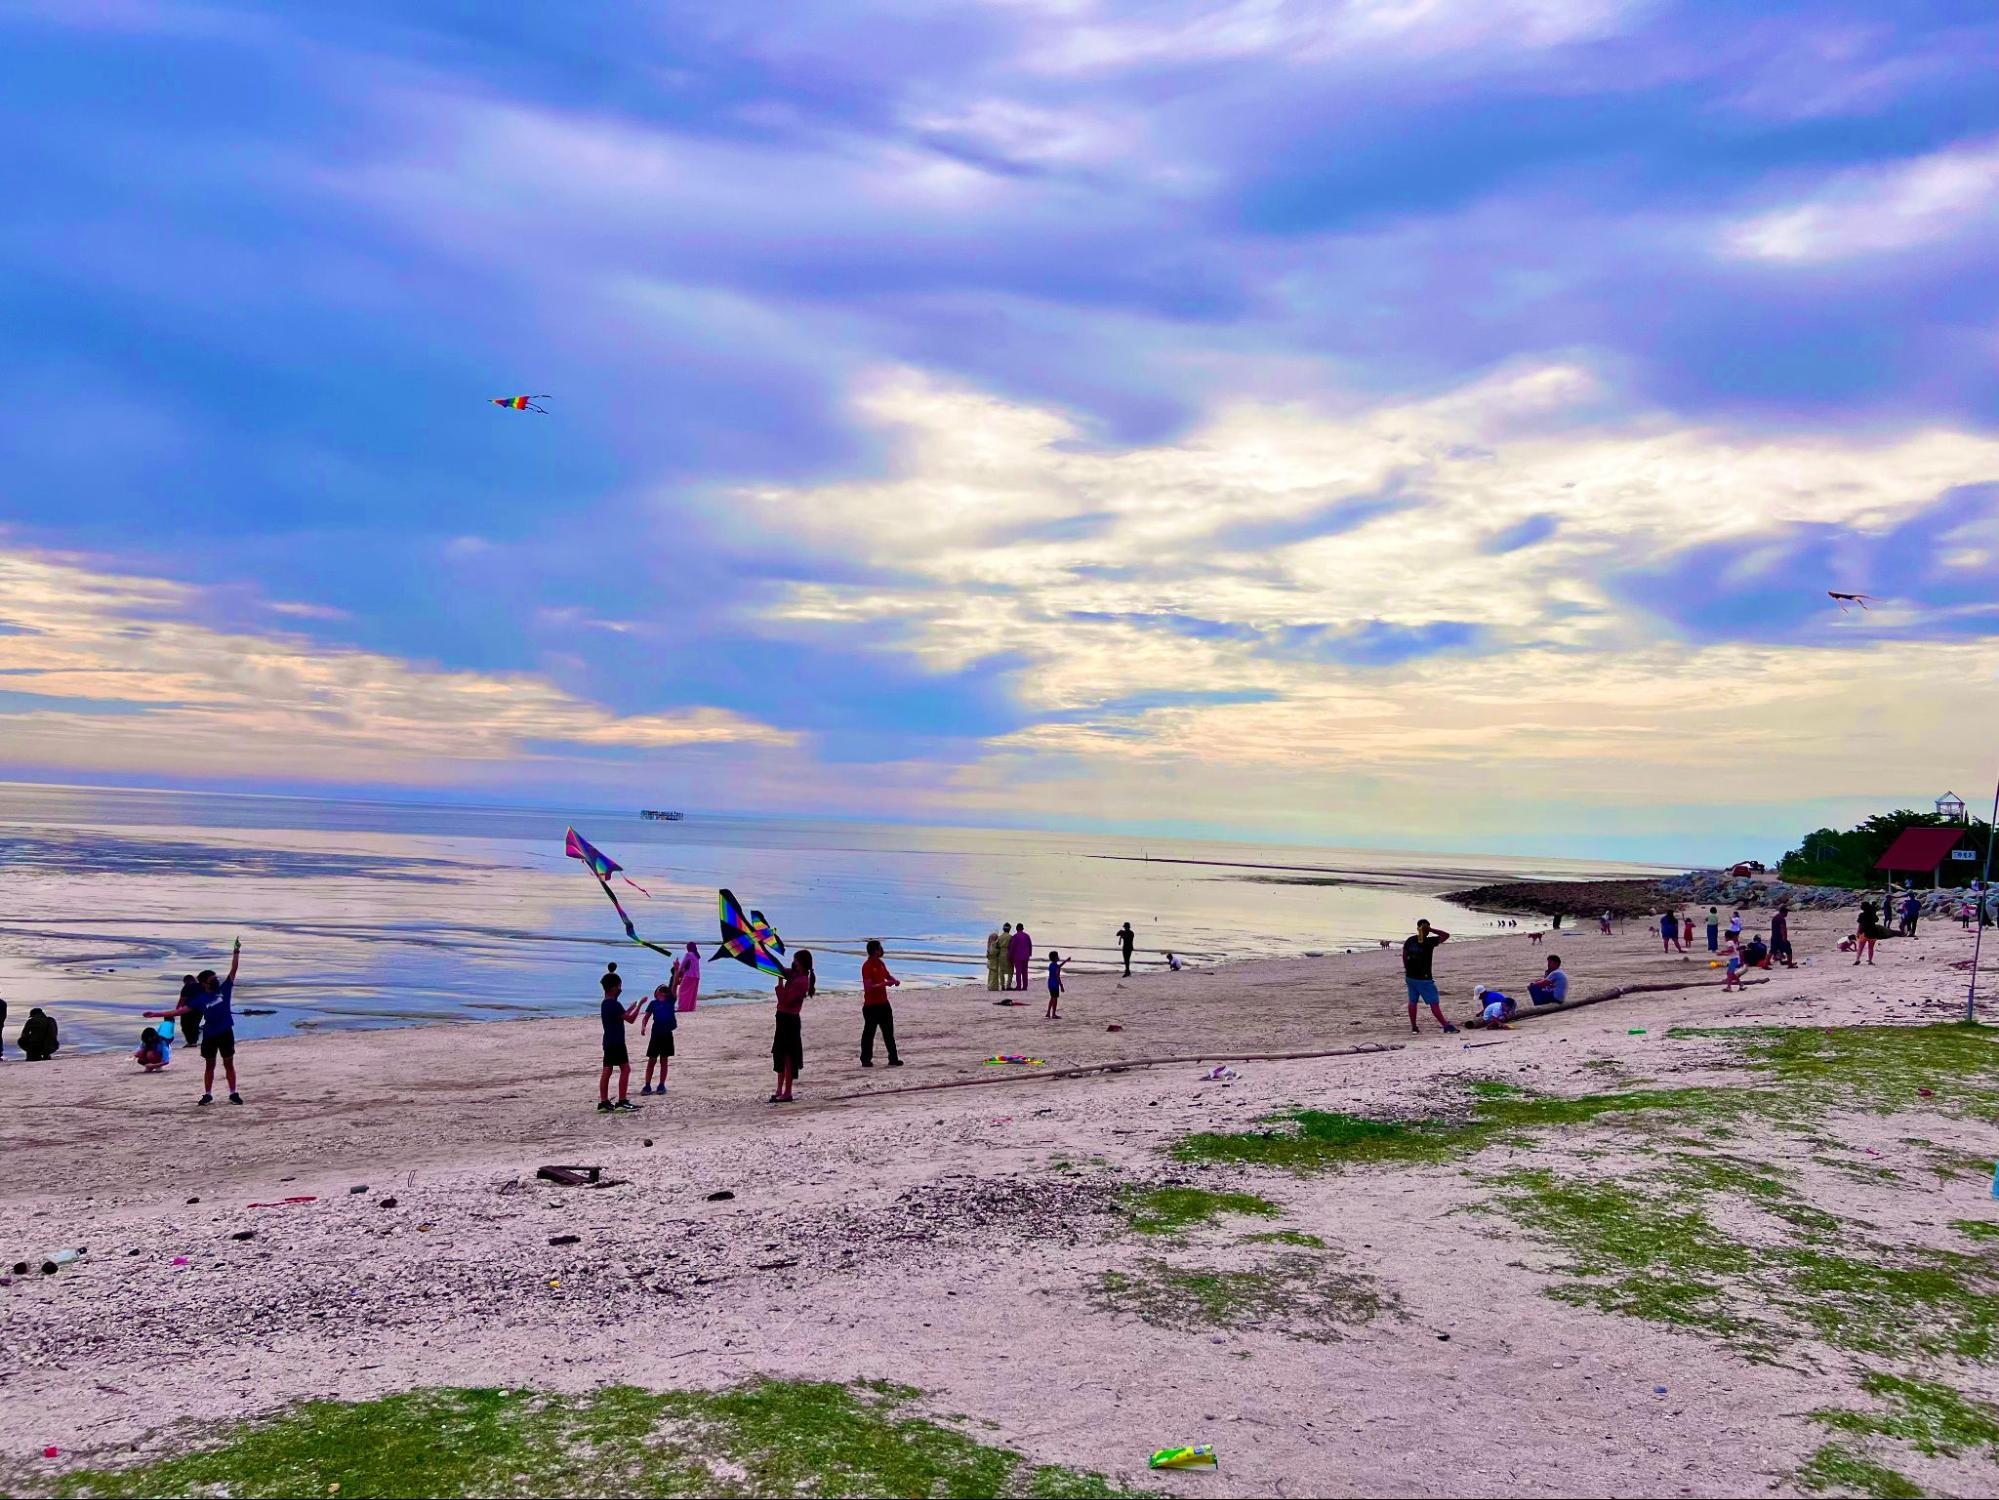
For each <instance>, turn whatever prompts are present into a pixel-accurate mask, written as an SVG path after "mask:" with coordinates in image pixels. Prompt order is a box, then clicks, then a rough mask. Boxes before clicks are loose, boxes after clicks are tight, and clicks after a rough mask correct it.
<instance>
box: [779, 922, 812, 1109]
mask: <svg viewBox="0 0 1999 1500" xmlns="http://www.w3.org/2000/svg"><path fill="white" fill-rule="evenodd" d="M818 993H819V982H818V981H817V980H816V979H815V978H814V977H813V974H812V952H811V950H810V949H808V948H800V949H799V950H798V951H797V952H796V953H794V954H792V955H791V967H790V968H788V969H786V970H785V971H784V974H783V977H781V978H780V979H779V980H778V982H777V1030H776V1032H775V1033H774V1034H773V1035H772V1036H771V1041H770V1067H771V1071H772V1072H773V1073H775V1074H777V1092H776V1093H774V1094H772V1095H771V1096H770V1102H771V1103H772V1104H789V1103H791V1086H792V1084H793V1083H795V1082H796V1081H797V1079H798V1075H799V1074H800V1073H803V1072H804V1071H805V1001H806V999H807V997H808V996H811V995H816V994H818Z"/></svg>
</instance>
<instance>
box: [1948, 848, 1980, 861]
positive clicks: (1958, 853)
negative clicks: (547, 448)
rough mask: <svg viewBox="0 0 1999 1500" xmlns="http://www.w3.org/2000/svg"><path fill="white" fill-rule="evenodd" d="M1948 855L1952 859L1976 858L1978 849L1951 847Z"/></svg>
mask: <svg viewBox="0 0 1999 1500" xmlns="http://www.w3.org/2000/svg"><path fill="white" fill-rule="evenodd" d="M1950 857H1951V858H1952V859H1976V858H1978V851H1977V850H1976V849H1953V850H1951V851H1950Z"/></svg>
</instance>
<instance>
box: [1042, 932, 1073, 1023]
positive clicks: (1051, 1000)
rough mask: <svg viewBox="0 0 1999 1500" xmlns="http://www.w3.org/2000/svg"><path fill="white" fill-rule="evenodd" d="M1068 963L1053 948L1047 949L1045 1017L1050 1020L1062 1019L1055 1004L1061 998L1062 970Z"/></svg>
mask: <svg viewBox="0 0 1999 1500" xmlns="http://www.w3.org/2000/svg"><path fill="white" fill-rule="evenodd" d="M1068 964H1069V960H1068V959H1066V958H1064V957H1063V956H1062V955H1061V954H1059V953H1057V952H1056V951H1055V950H1054V949H1053V948H1050V949H1049V950H1048V1015H1047V1017H1046V1019H1048V1020H1050V1021H1059V1020H1061V1019H1062V1017H1061V1014H1060V1013H1059V1012H1058V1011H1057V1010H1056V1009H1055V1006H1056V1003H1057V1002H1058V1001H1060V1000H1061V998H1062V970H1063V969H1065V968H1067V967H1068Z"/></svg>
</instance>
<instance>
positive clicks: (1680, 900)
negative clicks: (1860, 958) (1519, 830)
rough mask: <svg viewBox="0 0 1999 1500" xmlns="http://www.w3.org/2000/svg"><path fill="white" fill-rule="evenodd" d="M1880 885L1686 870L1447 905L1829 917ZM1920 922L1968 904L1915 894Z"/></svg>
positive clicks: (1948, 895)
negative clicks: (1781, 910)
mask: <svg viewBox="0 0 1999 1500" xmlns="http://www.w3.org/2000/svg"><path fill="white" fill-rule="evenodd" d="M1886 889H1887V887H1886V884H1885V883H1884V884H1883V885H1881V886H1879V887H1876V888H1875V889H1874V890H1871V891H1855V890H1849V889H1847V888H1846V887H1845V886H1836V885H1791V884H1789V883H1788V882H1786V881H1782V880H1765V879H1757V878H1756V877H1754V876H1750V875H1730V874H1728V873H1727V872H1726V871H1722V870H1689V871H1688V872H1687V873H1686V874H1684V875H1668V876H1666V877H1665V878H1664V879H1660V880H1511V881H1506V882H1503V883H1501V884H1499V885H1482V886H1477V887H1475V888H1474V889H1472V890H1468V891H1453V892H1451V893H1450V895H1449V897H1448V898H1447V899H1449V900H1451V901H1455V902H1457V903H1458V904H1459V905H1461V906H1469V907H1473V908H1475V909H1477V910H1480V911H1502V912H1533V913H1536V914H1537V915H1540V916H1544V917H1552V916H1554V915H1556V914H1557V913H1559V914H1560V915H1562V916H1563V917H1577V918H1588V919H1594V918H1595V917H1597V916H1598V915H1599V914H1600V913H1602V912H1605V911H1608V912H1609V913H1610V914H1611V915H1612V916H1615V917H1643V916H1657V915H1658V914H1659V912H1660V911H1662V910H1663V909H1665V908H1666V907H1674V908H1678V907H1681V906H1689V907H1700V906H1719V907H1721V908H1722V909H1723V911H1724V912H1726V911H1730V910H1735V909H1737V908H1740V909H1743V910H1749V909H1752V908H1757V907H1763V908H1768V907H1773V906H1775V905H1777V903H1778V902H1780V901H1782V902H1788V903H1789V904H1790V906H1791V908H1792V910H1794V911H1828V910H1832V909H1835V908H1838V907H1843V906H1858V905H1860V903H1861V902H1862V901H1865V900H1867V899H1868V898H1869V897H1874V898H1877V899H1878V898H1879V897H1880V896H1881V895H1882V893H1883V892H1884V891H1885V890H1886ZM1916 895H1917V896H1918V897H1919V898H1920V899H1921V901H1922V903H1923V914H1924V915H1925V916H1954V915H1956V913H1957V911H1958V909H1959V907H1960V906H1961V905H1962V904H1964V903H1966V902H1968V901H1969V900H1970V899H1971V892H1970V891H1968V890H1965V889H1962V888H1955V889H1954V888H1950V887H1946V888H1944V889H1942V890H1920V889H1919V890H1918V891H1917V892H1916Z"/></svg>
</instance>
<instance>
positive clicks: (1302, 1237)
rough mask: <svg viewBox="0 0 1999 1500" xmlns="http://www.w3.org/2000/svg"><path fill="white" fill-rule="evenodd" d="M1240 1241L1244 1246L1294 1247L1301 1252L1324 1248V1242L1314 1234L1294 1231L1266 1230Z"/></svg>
mask: <svg viewBox="0 0 1999 1500" xmlns="http://www.w3.org/2000/svg"><path fill="white" fill-rule="evenodd" d="M1242 1240H1243V1243H1244V1244H1245V1245H1296V1246H1297V1247H1298V1248H1299V1249H1301V1250H1323V1249H1325V1248H1326V1242H1325V1241H1324V1240H1322V1239H1320V1238H1319V1237H1318V1236H1317V1235H1316V1234H1305V1233H1303V1232H1301V1231H1299V1230H1296V1229H1266V1230H1264V1231H1263V1232H1262V1233H1261V1234H1246V1235H1244V1236H1243V1237H1242Z"/></svg>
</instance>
